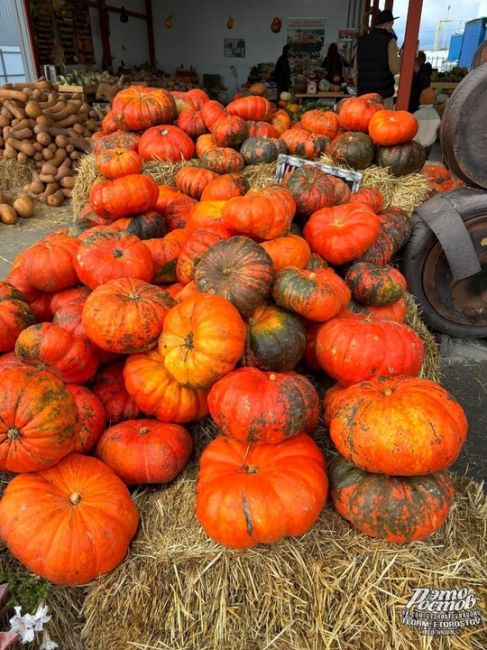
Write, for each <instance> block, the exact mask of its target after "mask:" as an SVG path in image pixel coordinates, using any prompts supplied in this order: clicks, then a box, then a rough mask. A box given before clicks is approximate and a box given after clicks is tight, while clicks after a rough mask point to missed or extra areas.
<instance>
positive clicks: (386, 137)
mask: <svg viewBox="0 0 487 650" xmlns="http://www.w3.org/2000/svg"><path fill="white" fill-rule="evenodd" d="M417 132H418V120H417V119H416V118H415V117H414V115H411V113H409V111H390V110H382V111H377V113H374V115H372V117H371V119H370V122H369V135H370V137H371V138H372V140H373V141H374V142H375V144H377V145H379V146H381V147H390V146H393V145H397V144H404V143H405V142H409V140H412V139H413V138H414V136H415V135H416V133H417Z"/></svg>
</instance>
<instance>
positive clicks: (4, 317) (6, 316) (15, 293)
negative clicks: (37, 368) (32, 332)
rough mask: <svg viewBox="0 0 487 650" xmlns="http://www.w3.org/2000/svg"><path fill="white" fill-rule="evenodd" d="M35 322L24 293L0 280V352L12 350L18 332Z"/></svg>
mask: <svg viewBox="0 0 487 650" xmlns="http://www.w3.org/2000/svg"><path fill="white" fill-rule="evenodd" d="M35 322H36V319H35V316H34V314H33V312H32V309H31V308H30V306H29V303H28V302H27V299H26V298H25V296H24V294H22V293H21V292H20V291H19V290H18V289H16V288H15V287H14V286H13V285H11V284H8V282H0V352H8V351H9V350H13V349H14V347H15V341H16V340H17V337H18V335H19V334H20V332H21V331H22V330H24V329H25V328H26V327H29V325H33V324H34V323H35Z"/></svg>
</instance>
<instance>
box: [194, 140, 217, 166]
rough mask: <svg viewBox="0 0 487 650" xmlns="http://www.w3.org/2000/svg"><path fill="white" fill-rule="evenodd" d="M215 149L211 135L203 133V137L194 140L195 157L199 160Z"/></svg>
mask: <svg viewBox="0 0 487 650" xmlns="http://www.w3.org/2000/svg"><path fill="white" fill-rule="evenodd" d="M215 147H216V144H215V140H214V139H213V136H212V135H211V133H204V134H203V135H200V136H198V138H197V140H196V145H195V151H196V155H197V156H198V158H199V159H200V160H201V158H202V157H203V154H204V153H206V152H207V151H210V149H215Z"/></svg>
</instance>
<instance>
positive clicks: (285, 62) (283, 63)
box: [274, 44, 291, 99]
mask: <svg viewBox="0 0 487 650" xmlns="http://www.w3.org/2000/svg"><path fill="white" fill-rule="evenodd" d="M290 55H291V46H290V45H289V44H287V45H285V46H284V47H283V48H282V54H281V56H280V57H279V58H278V59H277V61H276V66H275V68H274V80H275V82H276V86H277V97H278V99H279V97H280V95H281V93H282V92H286V91H288V90H289V86H290V85H291V66H290V65H289V57H290Z"/></svg>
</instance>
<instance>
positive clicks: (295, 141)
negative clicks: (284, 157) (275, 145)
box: [280, 128, 327, 160]
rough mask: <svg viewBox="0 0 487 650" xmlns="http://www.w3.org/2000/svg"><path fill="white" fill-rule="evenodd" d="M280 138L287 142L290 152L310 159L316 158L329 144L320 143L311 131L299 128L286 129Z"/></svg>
mask: <svg viewBox="0 0 487 650" xmlns="http://www.w3.org/2000/svg"><path fill="white" fill-rule="evenodd" d="M320 137H321V136H320ZM280 138H281V140H284V142H285V143H286V147H287V149H288V153H290V154H291V155H292V156H299V157H300V158H307V159H308V160H316V158H318V157H319V155H320V154H322V153H323V152H324V151H325V149H326V144H327V142H323V143H320V141H319V140H318V139H317V138H316V137H313V134H311V133H310V132H309V131H306V129H299V128H292V129H288V130H287V131H284V132H283V133H281V135H280ZM325 139H326V138H325Z"/></svg>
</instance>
